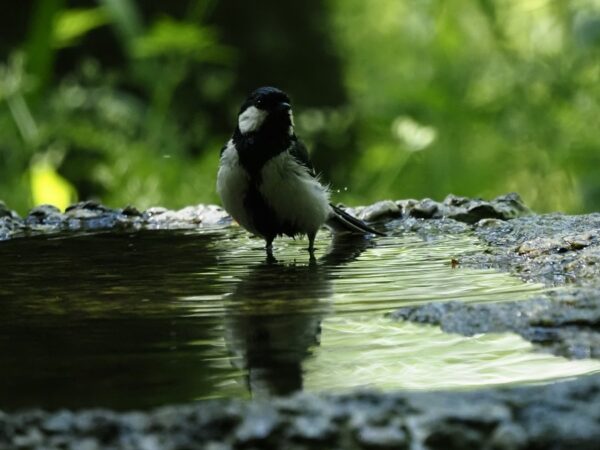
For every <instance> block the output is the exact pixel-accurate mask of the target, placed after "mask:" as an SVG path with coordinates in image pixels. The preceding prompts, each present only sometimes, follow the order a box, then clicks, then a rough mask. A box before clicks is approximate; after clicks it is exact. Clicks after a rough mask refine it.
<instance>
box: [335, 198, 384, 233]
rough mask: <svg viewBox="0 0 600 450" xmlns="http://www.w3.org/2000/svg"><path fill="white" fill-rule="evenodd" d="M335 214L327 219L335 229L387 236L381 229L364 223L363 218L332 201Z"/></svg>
mask: <svg viewBox="0 0 600 450" xmlns="http://www.w3.org/2000/svg"><path fill="white" fill-rule="evenodd" d="M329 205H330V206H331V210H332V211H333V214H332V215H331V217H330V218H329V219H328V220H327V226H328V227H330V228H332V229H333V230H335V231H345V232H347V233H348V232H349V233H361V234H376V235H377V236H385V234H384V233H382V232H381V231H377V230H375V229H373V228H371V227H370V226H369V225H367V224H366V223H364V222H363V221H362V220H360V219H357V218H356V217H354V216H351V215H350V214H348V213H347V212H346V211H344V210H343V209H341V208H339V207H337V206H335V205H334V204H332V203H330V204H329Z"/></svg>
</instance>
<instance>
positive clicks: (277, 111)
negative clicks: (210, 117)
mask: <svg viewBox="0 0 600 450" xmlns="http://www.w3.org/2000/svg"><path fill="white" fill-rule="evenodd" d="M238 130H239V132H240V133H241V134H242V135H246V134H249V133H257V132H264V133H270V134H271V133H272V134H280V133H284V134H286V135H290V136H291V135H293V134H294V121H293V118H292V110H291V105H290V98H289V97H288V95H287V94H286V93H285V92H283V91H281V90H279V89H277V88H274V87H260V88H258V89H256V90H255V91H253V92H252V93H251V94H250V95H249V96H248V98H247V99H246V101H245V102H244V103H243V104H242V107H241V108H240V113H239V116H238Z"/></svg>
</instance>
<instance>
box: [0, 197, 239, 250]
mask: <svg viewBox="0 0 600 450" xmlns="http://www.w3.org/2000/svg"><path fill="white" fill-rule="evenodd" d="M2 205H3V204H0V240H6V239H10V238H13V237H20V236H31V235H38V234H48V233H59V232H78V231H101V230H114V231H121V230H142V229H160V230H173V229H194V228H198V227H202V226H211V225H221V224H228V223H230V221H231V218H230V217H229V215H228V214H227V213H226V212H225V211H224V210H223V209H222V208H220V207H218V206H214V205H196V206H188V207H186V208H183V209H180V210H178V211H172V210H168V209H166V208H162V207H153V208H149V209H148V210H147V211H144V212H140V211H138V210H137V209H136V208H135V207H133V206H126V207H125V208H122V209H113V208H109V207H107V206H104V205H101V204H99V203H97V202H93V201H86V202H79V203H76V204H74V205H71V206H69V207H68V208H67V209H66V210H65V212H64V213H62V212H61V211H60V210H59V209H58V208H56V207H55V206H52V205H40V206H36V207H35V208H33V209H32V210H31V211H30V212H29V214H28V215H27V216H26V218H25V220H22V219H20V218H19V217H18V216H17V215H16V213H14V212H12V211H10V210H8V209H7V208H6V207H3V206H2Z"/></svg>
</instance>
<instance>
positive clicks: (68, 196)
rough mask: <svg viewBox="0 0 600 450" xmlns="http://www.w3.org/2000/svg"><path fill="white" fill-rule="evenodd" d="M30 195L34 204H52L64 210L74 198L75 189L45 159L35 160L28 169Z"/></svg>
mask: <svg viewBox="0 0 600 450" xmlns="http://www.w3.org/2000/svg"><path fill="white" fill-rule="evenodd" d="M30 180H31V195H32V196H33V204H34V206H35V205H45V204H48V205H54V206H56V207H58V208H60V209H61V210H64V209H65V208H66V207H67V206H69V205H70V204H71V203H72V202H73V201H74V200H75V189H74V188H73V186H72V185H71V184H70V183H69V182H68V181H67V180H65V179H64V178H63V177H61V176H60V175H59V174H58V173H56V170H55V169H54V167H52V165H51V164H50V163H49V162H47V161H43V160H40V161H37V162H36V163H34V164H32V166H31V169H30Z"/></svg>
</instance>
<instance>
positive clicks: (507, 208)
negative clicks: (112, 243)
mask: <svg viewBox="0 0 600 450" xmlns="http://www.w3.org/2000/svg"><path fill="white" fill-rule="evenodd" d="M349 211H350V212H352V213H354V214H357V215H358V216H359V217H360V218H361V219H363V220H366V221H368V222H373V221H379V222H389V221H390V220H393V219H399V218H400V219H412V224H413V226H414V227H416V228H418V227H419V225H421V224H422V223H423V222H424V220H421V219H444V220H445V221H446V222H452V223H455V224H458V225H459V226H460V225H462V226H461V227H460V228H461V230H464V229H466V225H464V224H473V223H476V222H478V221H479V220H481V219H484V218H490V219H492V218H493V219H499V220H507V219H510V218H513V217H517V216H520V215H522V214H526V213H528V209H527V207H526V206H525V205H524V204H523V202H522V201H521V199H520V198H519V196H518V195H517V194H507V195H504V196H501V197H498V198H496V199H494V200H492V201H489V202H488V201H484V200H481V199H468V198H466V197H457V196H454V195H449V196H448V197H447V198H446V199H445V200H444V201H443V202H435V201H433V200H431V199H424V200H419V201H417V200H398V201H392V200H387V201H382V202H377V203H375V204H373V205H370V206H367V207H361V208H350V209H349ZM417 219H418V220H417ZM230 222H231V218H230V217H229V216H228V215H227V213H226V212H225V211H224V210H223V209H222V208H220V207H219V206H215V205H195V206H188V207H186V208H183V209H180V210H177V211H173V210H169V209H166V208H163V207H153V208H149V209H148V210H146V211H143V212H141V211H139V210H137V209H136V208H135V207H133V206H127V207H125V208H119V209H113V208H109V207H107V206H104V205H102V204H99V203H97V202H93V201H86V202H80V203H76V204H74V205H71V206H69V207H68V208H67V209H66V211H65V212H64V213H63V212H61V211H60V210H59V209H58V208H56V207H55V206H51V205H42V206H37V207H35V208H33V209H32V210H31V211H29V213H28V214H27V216H26V217H25V218H21V217H19V215H18V214H17V213H16V212H14V211H11V210H10V209H8V208H7V206H6V205H5V204H4V203H2V202H0V241H2V240H6V239H10V238H13V237H20V236H28V235H32V234H45V233H54V232H69V231H99V230H115V231H118V230H141V229H190V228H197V227H200V226H208V225H226V224H229V223H230ZM434 222H435V221H434Z"/></svg>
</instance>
